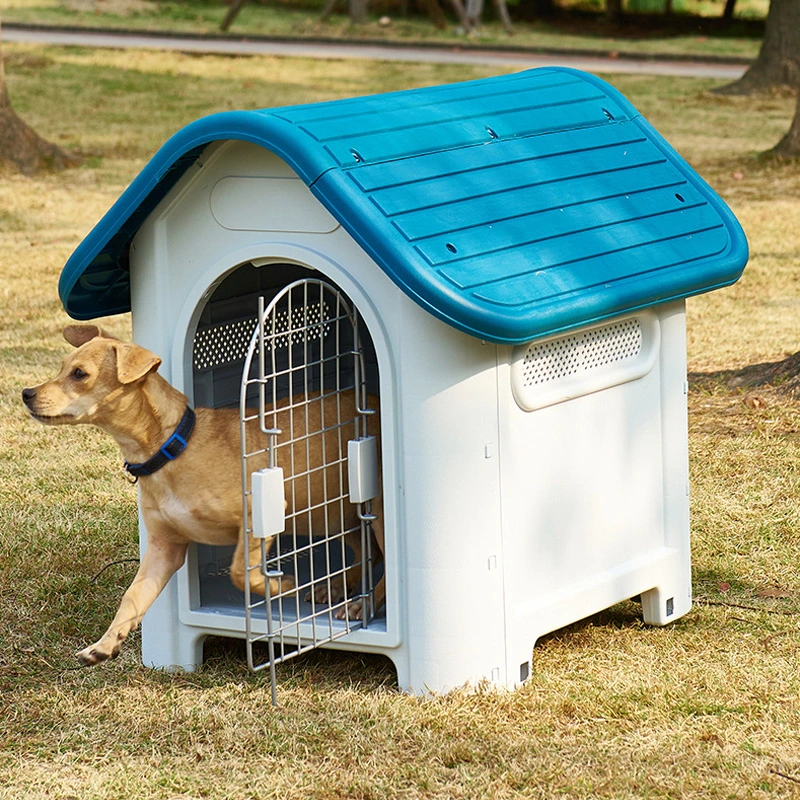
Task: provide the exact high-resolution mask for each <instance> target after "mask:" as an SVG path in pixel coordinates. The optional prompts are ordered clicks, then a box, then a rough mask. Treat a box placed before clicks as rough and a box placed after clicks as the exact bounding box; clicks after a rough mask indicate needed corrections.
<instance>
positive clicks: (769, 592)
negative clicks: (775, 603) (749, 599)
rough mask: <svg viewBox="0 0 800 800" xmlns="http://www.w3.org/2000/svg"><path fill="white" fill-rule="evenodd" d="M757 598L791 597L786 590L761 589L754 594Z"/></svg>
mask: <svg viewBox="0 0 800 800" xmlns="http://www.w3.org/2000/svg"><path fill="white" fill-rule="evenodd" d="M756 596H757V597H779V598H784V599H785V598H787V597H791V596H792V593H791V592H787V591H786V589H777V588H771V589H762V590H761V591H760V592H756Z"/></svg>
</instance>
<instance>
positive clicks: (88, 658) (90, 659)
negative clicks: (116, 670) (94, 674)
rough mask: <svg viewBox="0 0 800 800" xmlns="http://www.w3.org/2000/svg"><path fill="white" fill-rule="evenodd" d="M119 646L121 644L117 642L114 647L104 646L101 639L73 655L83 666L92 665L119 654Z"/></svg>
mask: <svg viewBox="0 0 800 800" xmlns="http://www.w3.org/2000/svg"><path fill="white" fill-rule="evenodd" d="M120 647H121V645H120V644H117V645H116V647H112V648H106V647H104V646H103V640H102V639H101V640H100V641H99V642H95V644H92V645H89V647H84V648H83V650H79V651H78V652H77V653H76V654H75V656H76V658H77V659H78V661H80V662H81V664H83V666H84V667H93V666H95V665H96V664H101V663H102V662H103V661H108V660H109V659H110V658H116V657H117V656H118V655H119V651H120Z"/></svg>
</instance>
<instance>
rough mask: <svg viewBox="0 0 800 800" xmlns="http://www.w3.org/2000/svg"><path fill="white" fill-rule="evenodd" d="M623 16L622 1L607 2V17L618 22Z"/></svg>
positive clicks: (612, 0) (611, 0) (607, 0)
mask: <svg viewBox="0 0 800 800" xmlns="http://www.w3.org/2000/svg"><path fill="white" fill-rule="evenodd" d="M621 16H622V0H606V17H607V18H608V19H610V20H612V21H613V22H616V21H617V20H618V19H619V18H620V17H621Z"/></svg>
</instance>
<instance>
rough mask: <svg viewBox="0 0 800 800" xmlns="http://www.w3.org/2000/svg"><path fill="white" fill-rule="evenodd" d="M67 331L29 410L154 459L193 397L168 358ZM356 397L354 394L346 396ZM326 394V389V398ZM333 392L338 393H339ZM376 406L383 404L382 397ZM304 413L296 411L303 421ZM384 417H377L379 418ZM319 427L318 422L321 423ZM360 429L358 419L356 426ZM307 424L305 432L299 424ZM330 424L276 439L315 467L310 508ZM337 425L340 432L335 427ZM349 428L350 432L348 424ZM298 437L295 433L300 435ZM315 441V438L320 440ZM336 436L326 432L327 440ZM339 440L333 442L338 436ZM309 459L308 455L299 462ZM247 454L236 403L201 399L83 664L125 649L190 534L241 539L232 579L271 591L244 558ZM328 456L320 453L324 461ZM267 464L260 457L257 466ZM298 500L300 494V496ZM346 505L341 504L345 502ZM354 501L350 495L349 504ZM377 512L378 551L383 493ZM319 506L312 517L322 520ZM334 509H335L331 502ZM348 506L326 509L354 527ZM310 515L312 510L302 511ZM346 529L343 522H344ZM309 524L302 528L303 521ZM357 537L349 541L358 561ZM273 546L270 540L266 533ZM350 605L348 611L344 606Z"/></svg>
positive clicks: (351, 582)
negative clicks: (127, 580)
mask: <svg viewBox="0 0 800 800" xmlns="http://www.w3.org/2000/svg"><path fill="white" fill-rule="evenodd" d="M64 338H65V339H66V340H67V341H68V342H69V343H70V344H71V345H73V346H74V347H76V348H77V350H75V351H74V352H73V353H71V354H70V355H68V356H67V357H66V358H65V359H64V363H63V366H62V368H61V371H60V372H59V373H58V375H57V376H56V377H55V378H53V379H52V380H49V381H46V382H44V383H42V384H40V385H39V386H36V387H33V388H30V389H25V390H23V392H22V397H23V402H24V403H25V406H26V407H27V409H28V411H29V412H30V414H31V416H32V417H33V418H34V419H36V420H38V421H39V422H42V423H45V424H47V425H77V424H81V423H88V424H91V425H96V426H97V427H98V428H100V429H102V430H104V431H106V432H107V433H109V434H111V436H113V437H114V439H116V441H117V443H118V444H119V446H120V449H121V450H122V455H123V457H124V458H125V460H126V463H128V464H141V463H142V462H147V461H148V459H150V458H151V457H152V456H153V455H154V454H156V453H158V452H159V450H160V448H161V447H162V445H164V443H165V442H167V440H168V439H170V437H171V435H172V434H173V432H174V431H175V430H176V428H178V426H179V423H181V421H182V418H183V417H184V413H185V412H186V409H187V398H186V396H185V395H184V394H182V393H181V392H179V391H178V390H177V389H175V388H173V387H172V386H170V384H169V383H167V381H166V380H164V379H163V378H162V377H161V376H160V375H159V374H158V372H157V370H158V366H159V364H160V363H161V359H160V358H158V356H156V355H154V354H153V353H151V352H149V351H148V350H145V349H144V348H142V347H139V346H137V345H135V344H130V343H127V342H121V341H119V340H118V339H114V338H112V337H110V336H108V335H106V334H104V333H103V332H101V331H100V329H99V328H97V327H96V326H94V325H71V326H68V327H67V328H65V329H64ZM348 398H349V399H348ZM354 401H355V396H354V393H353V392H349V393H345V394H344V395H342V396H341V397H340V399H339V402H340V403H343V404H346V405H349V406H350V408H349V410H348V411H346V412H344V413H345V415H346V416H348V417H350V418H352V417H354V416H355V411H354ZM324 402H325V403H326V404H327V403H328V402H329V401H328V399H326V400H325V401H324ZM330 402H336V401H335V399H334V398H331V399H330ZM321 406H322V402H318V403H315V404H312V406H311V407H312V408H314V407H316V408H317V409H318V410H317V412H316V416H317V419H316V420H314V419H313V417H314V413H313V412H312V413H311V415H310V421H309V422H308V423H306V421H305V419H304V420H303V422H302V424H303V425H305V424H308V425H309V428H312V427H313V426H314V425H315V424H316V425H317V426H320V416H321V415H322V414H323V413H324V411H323V410H322V409H321ZM375 407H377V406H375ZM303 416H304V415H299V414H295V415H294V424H295V427H296V426H297V425H299V424H301V423H300V422H299V421H298V420H299V419H300V418H301V417H303ZM291 424H292V423H291V422H290V417H289V413H288V411H287V410H281V411H278V415H277V427H278V428H280V429H282V430H284V431H286V430H288V429H289V426H290V425H291ZM377 427H379V423H378V426H377ZM320 429H321V428H319V427H318V430H320ZM351 431H352V428H351ZM298 433H300V432H298ZM328 435H329V434H328V433H327V432H326V433H323V434H321V435H316V436H314V437H310V438H309V441H311V447H310V448H309V447H307V445H306V442H305V441H303V442H302V444H301V445H297V446H294V445H293V446H292V448H293V453H290V452H288V451H289V449H290V448H287V447H278V465H279V466H282V465H283V463H284V462H285V463H287V465H288V461H289V459H290V458H292V457H294V459H295V469H297V468H298V464H300V466H301V467H303V471H306V470H307V471H308V472H309V473H312V475H313V477H312V479H311V481H310V483H306V481H305V480H303V482H302V486H307V487H308V488H307V489H306V491H307V492H308V491H310V497H307V498H300V499H301V501H302V500H305V502H306V507H307V508H314V507H315V506H316V505H317V503H316V502H315V496H317V495H319V496H320V497H321V496H322V491H323V489H322V484H323V481H324V473H325V469H322V470H320V469H318V468H317V469H315V467H318V466H319V464H317V463H315V462H316V461H319V459H320V458H321V456H320V455H319V453H318V452H316V451H318V450H319V449H321V447H322V440H323V439H324V438H325V437H327V436H328ZM331 435H336V434H331ZM343 435H345V436H347V435H351V436H352V432H348V431H344V432H343ZM293 438H294V437H293ZM315 441H316V444H314V442H315ZM325 444H326V445H328V443H327V442H325ZM328 446H331V447H332V443H330V445H328ZM306 458H307V459H308V462H307V463H300V462H301V461H305V459H306ZM240 459H241V455H240V427H239V415H238V412H237V411H234V410H230V409H210V408H198V409H197V410H196V420H195V424H194V429H193V430H192V431H191V436H190V438H189V439H188V443H187V445H186V448H185V450H183V451H182V452H181V453H180V455H179V457H175V458H174V460H169V461H167V462H166V463H165V464H164V465H163V467H162V468H160V469H158V471H156V472H154V473H153V474H150V475H146V476H144V477H142V478H141V479H140V481H139V487H140V502H141V510H142V515H143V518H144V523H145V526H146V528H147V548H146V550H145V553H144V555H143V557H142V560H141V564H140V566H139V570H138V572H137V573H136V577H135V578H134V580H133V583H132V584H131V585H130V587H129V588H128V589H127V591H126V592H125V594H124V595H123V597H122V602H121V604H120V607H119V610H118V611H117V613H116V616H115V617H114V619H113V621H112V623H111V625H110V626H109V628H108V630H107V631H106V632H105V634H104V635H103V637H102V638H101V639H100V640H99V641H97V642H95V644H93V645H90V646H89V647H86V648H85V649H83V650H81V651H80V652H79V653H78V658H79V659H80V661H81V662H83V663H84V664H87V665H88V664H97V663H99V662H101V661H105V660H106V659H108V658H112V657H114V656H116V655H117V654H118V653H119V650H120V648H121V646H122V643H123V642H124V641H125V638H126V637H127V636H128V634H129V633H130V632H131V631H132V630H133V629H134V628H135V627H136V626H137V625H138V624H139V623H140V622H141V621H142V617H144V614H145V612H146V611H147V609H148V608H149V607H150V605H151V604H152V603H153V601H154V600H155V599H156V597H158V595H159V593H160V592H161V590H162V589H163V588H164V586H166V584H167V581H168V580H169V579H170V577H171V576H172V575H173V574H174V573H175V571H176V570H178V569H179V568H180V567H181V565H182V564H183V562H184V559H185V557H186V551H187V548H188V546H189V543H190V542H201V543H204V544H212V545H226V544H227V545H230V544H235V545H236V548H235V551H234V555H233V561H232V563H231V580H232V581H233V583H234V584H235V585H236V586H237V587H238V588H239V589H243V588H244V583H245V580H246V579H247V580H249V581H250V588H251V590H252V591H254V592H256V593H258V594H262V595H263V594H265V592H266V585H265V578H264V576H263V574H262V572H261V570H260V569H247V568H246V567H245V563H244V537H243V520H242V517H243V510H242V482H241V460H240ZM319 463H321V461H319ZM258 466H259V465H255V466H254V469H255V468H257V467H258ZM295 502H297V498H295ZM337 505H338V504H337ZM347 505H350V504H347ZM373 509H374V511H375V512H376V514H377V517H378V520H376V521H375V522H374V523H373V525H372V529H373V533H374V535H375V538H376V540H377V542H378V547H379V549H380V554H379V555H382V553H383V551H384V544H383V527H382V525H381V523H380V519H381V501H380V498H378V499H376V500H375V501H374V502H373ZM320 513H326V512H325V511H324V510H321V511H320V510H317V511H315V512H314V513H312V515H311V516H312V519H311V527H312V529H313V530H320V529H321V526H320V527H318V523H317V521H315V519H314V514H317V515H319V514H320ZM333 513H334V514H336V513H337V512H335V511H334V512H333ZM345 513H346V517H347V518H346V519H345V520H340V519H335V518H334V519H332V518H331V512H330V511H328V512H327V514H328V516H327V523H328V526H329V527H330V526H333V525H337V524H339V525H341V524H342V523H343V524H344V525H347V526H348V528H349V527H351V525H352V523H353V518H354V517H355V516H356V507H355V506H351V509H350V510H349V511H347V512H345ZM302 516H306V515H302ZM339 529H340V530H341V529H342V528H339ZM300 533H301V534H302V531H300ZM355 538H357V539H359V541H352V542H350V544H351V546H352V547H353V549H354V550H355V551H356V561H357V562H358V561H360V560H361V559H360V550H361V548H360V537H354V539H355ZM267 546H268V549H269V542H268V543H267ZM249 552H250V554H251V561H252V562H253V563H252V564H251V566H255V564H256V560H258V561H259V562H260V545H258V544H257V543H256V541H255V540H253V539H251V544H250V548H249ZM356 573H357V570H356V569H355V568H354V569H351V570H350V571H349V573H348V576H347V584H348V596H349V597H353V596H355V595H356V594H357V591H356V589H357V586H358V585H359V584H360V580H361V577H360V572H359V573H358V574H356ZM292 586H293V582H292V581H291V578H289V577H286V578H282V579H281V580H280V581H279V580H277V579H274V578H273V579H271V581H270V593H271V594H277V593H278V592H281V591H283V592H285V591H287V590H290V589H291V588H292ZM343 591H344V587H342V593H343ZM325 594H326V593H325V591H324V590H315V598H316V600H317V601H320V602H327V601H331V602H334V601H336V600H339V599H341V598H340V597H339V598H337V597H330V598H328V597H327V596H325ZM384 599H385V588H384V581H383V578H381V580H380V581H379V583H378V585H376V587H375V597H374V603H375V608H379V607H380V606H381V605H382V604H383V602H384ZM346 613H347V615H348V616H349V617H350V618H360V616H361V613H362V609H361V601H360V600H355V601H352V602H351V603H349V605H348V606H347V609H346ZM344 615H345V612H344V610H343V611H342V613H341V614H340V616H344Z"/></svg>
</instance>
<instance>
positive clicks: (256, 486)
mask: <svg viewBox="0 0 800 800" xmlns="http://www.w3.org/2000/svg"><path fill="white" fill-rule="evenodd" d="M250 480H251V492H252V518H253V536H255V538H256V539H269V538H271V537H272V536H276V535H277V534H279V533H283V531H284V530H285V529H286V500H285V489H284V485H283V469H282V468H281V467H269V468H267V469H260V470H258V471H257V472H254V473H253V474H252V475H251V476H250Z"/></svg>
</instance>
